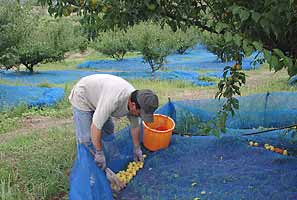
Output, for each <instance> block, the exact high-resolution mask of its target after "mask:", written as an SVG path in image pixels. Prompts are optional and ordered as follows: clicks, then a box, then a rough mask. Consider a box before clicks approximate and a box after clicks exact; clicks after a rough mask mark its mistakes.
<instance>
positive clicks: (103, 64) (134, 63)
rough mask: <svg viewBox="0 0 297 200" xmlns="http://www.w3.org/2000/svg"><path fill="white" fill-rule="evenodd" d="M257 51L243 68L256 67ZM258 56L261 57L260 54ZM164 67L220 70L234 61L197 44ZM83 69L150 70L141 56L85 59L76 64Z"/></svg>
mask: <svg viewBox="0 0 297 200" xmlns="http://www.w3.org/2000/svg"><path fill="white" fill-rule="evenodd" d="M257 55H258V52H255V53H253V54H252V55H251V56H250V57H246V58H244V59H243V61H242V68H243V69H244V70H250V69H256V68H258V67H259V66H260V65H259V63H255V64H253V61H254V58H255V57H256V56H257ZM258 57H260V58H263V56H262V54H260V55H258ZM166 60H167V63H166V64H165V68H168V69H169V70H185V71H198V70H216V71H219V72H221V71H222V70H223V69H224V67H225V66H228V65H229V66H233V65H234V64H235V62H234V61H230V62H221V61H220V60H219V59H218V57H217V56H216V55H215V54H213V53H211V52H209V51H208V50H207V49H206V48H205V47H204V46H203V45H197V46H196V47H195V48H194V49H192V50H189V51H187V52H186V53H185V54H172V55H170V56H168V57H167V58H166ZM77 67H78V68H81V69H84V68H89V69H99V70H114V71H150V66H149V64H147V63H144V60H143V59H142V57H140V56H139V57H134V58H125V59H123V60H121V61H117V60H111V59H110V60H97V61H87V62H84V63H81V64H79V65H78V66H77Z"/></svg>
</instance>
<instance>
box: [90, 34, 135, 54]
mask: <svg viewBox="0 0 297 200" xmlns="http://www.w3.org/2000/svg"><path fill="white" fill-rule="evenodd" d="M92 46H93V47H94V49H96V50H97V51H99V52H101V53H103V54H105V55H108V56H111V57H112V58H114V59H116V60H122V59H123V58H124V56H125V54H126V53H127V52H128V51H131V50H132V48H131V46H132V45H131V40H130V37H129V35H128V34H127V33H126V32H125V31H124V30H119V29H114V30H109V31H105V32H101V33H99V36H98V37H97V40H96V41H95V42H94V44H93V45H92Z"/></svg>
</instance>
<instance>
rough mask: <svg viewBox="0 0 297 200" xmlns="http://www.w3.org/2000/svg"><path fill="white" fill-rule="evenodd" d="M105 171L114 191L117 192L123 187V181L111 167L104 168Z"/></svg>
mask: <svg viewBox="0 0 297 200" xmlns="http://www.w3.org/2000/svg"><path fill="white" fill-rule="evenodd" d="M105 173H106V176H107V179H108V180H109V182H110V183H111V185H112V189H113V190H114V191H116V192H119V191H120V190H122V189H123V188H124V187H125V183H123V182H122V181H121V180H120V179H119V177H117V175H116V174H115V173H114V172H113V171H112V170H111V169H109V168H106V169H105Z"/></svg>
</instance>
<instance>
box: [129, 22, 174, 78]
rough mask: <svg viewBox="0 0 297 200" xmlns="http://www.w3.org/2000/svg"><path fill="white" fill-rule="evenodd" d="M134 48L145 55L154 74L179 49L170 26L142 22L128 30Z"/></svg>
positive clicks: (145, 59)
mask: <svg viewBox="0 0 297 200" xmlns="http://www.w3.org/2000/svg"><path fill="white" fill-rule="evenodd" d="M127 32H128V34H129V35H130V37H131V42H132V45H133V49H135V50H136V51H139V52H140V53H141V54H142V55H143V59H144V61H145V62H147V63H148V64H149V65H150V67H151V71H152V74H153V73H154V72H155V71H157V70H159V69H160V68H161V67H163V65H164V64H165V62H166V57H167V56H168V55H170V54H171V53H173V52H175V51H176V50H177V46H176V42H175V40H174V34H173V32H172V30H171V29H170V27H169V26H167V25H164V26H163V27H161V26H160V25H159V24H158V23H153V22H142V23H139V24H137V25H134V26H133V27H131V28H129V29H128V30H127Z"/></svg>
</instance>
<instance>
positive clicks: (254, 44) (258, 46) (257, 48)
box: [252, 41, 263, 50]
mask: <svg viewBox="0 0 297 200" xmlns="http://www.w3.org/2000/svg"><path fill="white" fill-rule="evenodd" d="M252 44H253V46H254V48H255V49H256V50H262V47H263V46H262V44H261V43H260V42H256V41H254V42H253V43H252Z"/></svg>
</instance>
